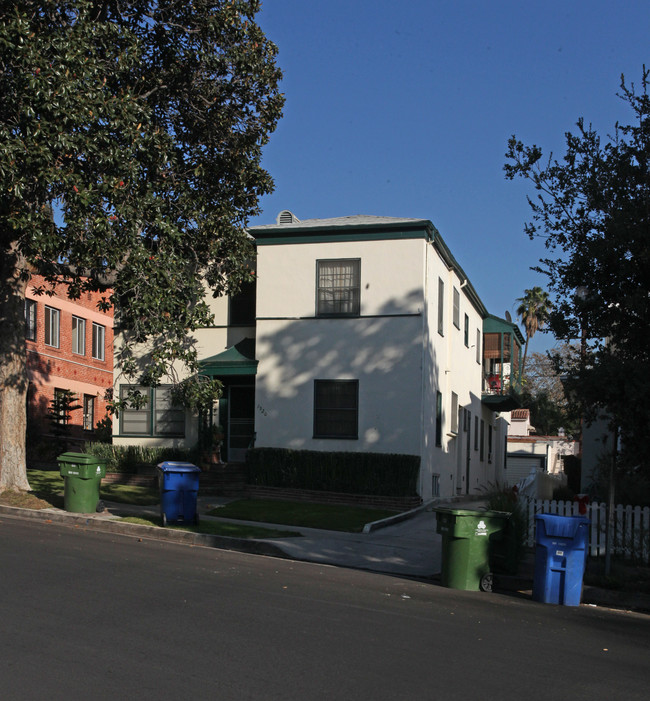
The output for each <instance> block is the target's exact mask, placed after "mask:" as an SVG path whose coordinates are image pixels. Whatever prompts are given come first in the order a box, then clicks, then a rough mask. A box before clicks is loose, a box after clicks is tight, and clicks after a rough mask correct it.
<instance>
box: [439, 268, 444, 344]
mask: <svg viewBox="0 0 650 701" xmlns="http://www.w3.org/2000/svg"><path fill="white" fill-rule="evenodd" d="M438 333H439V334H440V335H441V336H444V335H445V283H444V282H443V281H442V279H441V278H438Z"/></svg>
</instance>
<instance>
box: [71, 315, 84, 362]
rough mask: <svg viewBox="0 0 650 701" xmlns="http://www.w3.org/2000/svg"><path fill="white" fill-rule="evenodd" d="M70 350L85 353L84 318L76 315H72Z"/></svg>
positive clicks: (78, 353)
mask: <svg viewBox="0 0 650 701" xmlns="http://www.w3.org/2000/svg"><path fill="white" fill-rule="evenodd" d="M72 352H73V353H76V354H77V355H86V320H85V319H82V318H81V317H78V316H73V317H72Z"/></svg>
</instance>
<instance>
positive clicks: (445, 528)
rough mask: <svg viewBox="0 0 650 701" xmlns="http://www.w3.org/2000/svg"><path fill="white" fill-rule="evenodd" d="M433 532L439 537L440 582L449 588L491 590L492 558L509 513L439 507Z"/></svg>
mask: <svg viewBox="0 0 650 701" xmlns="http://www.w3.org/2000/svg"><path fill="white" fill-rule="evenodd" d="M435 512H436V531H437V532H438V533H439V534H440V535H441V536H442V573H441V583H442V585H443V586H445V587H449V588H450V589H465V590H471V591H478V590H479V589H480V590H481V591H491V590H492V572H491V568H490V562H491V558H492V556H493V555H494V551H495V548H496V547H497V543H500V541H501V540H502V539H503V538H504V532H505V530H506V528H507V525H508V519H509V518H510V514H509V513H508V512H505V511H469V510H465V509H448V508H438V509H435Z"/></svg>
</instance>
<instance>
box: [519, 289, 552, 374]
mask: <svg viewBox="0 0 650 701" xmlns="http://www.w3.org/2000/svg"><path fill="white" fill-rule="evenodd" d="M517 302H519V306H518V307H517V316H518V317H519V318H520V319H521V323H522V325H523V327H524V330H525V331H526V346H525V348H524V359H523V360H522V361H521V368H520V370H519V377H521V376H522V375H523V373H524V366H525V365H526V356H527V355H528V342H529V341H530V339H531V338H532V337H533V336H534V335H535V333H536V332H537V330H538V329H541V328H543V326H544V324H545V323H546V321H547V320H548V314H549V311H550V309H551V302H550V300H549V298H548V292H545V291H544V290H543V289H542V288H541V287H533V289H532V290H524V296H523V297H518V298H517Z"/></svg>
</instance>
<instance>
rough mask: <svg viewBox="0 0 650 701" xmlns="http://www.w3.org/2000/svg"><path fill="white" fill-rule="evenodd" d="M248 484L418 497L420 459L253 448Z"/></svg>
mask: <svg viewBox="0 0 650 701" xmlns="http://www.w3.org/2000/svg"><path fill="white" fill-rule="evenodd" d="M246 462H247V467H248V482H249V484H254V485H258V486H265V487H281V488H285V489H287V488H289V489H312V490H317V491H323V492H343V493H345V494H369V495H375V496H391V497H411V496H416V495H417V485H418V476H419V472H420V458H419V457H418V456H417V455H398V454H390V453H335V452H329V453H328V452H321V451H317V450H289V449H286V448H252V449H250V450H249V451H248V456H247V459H246Z"/></svg>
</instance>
